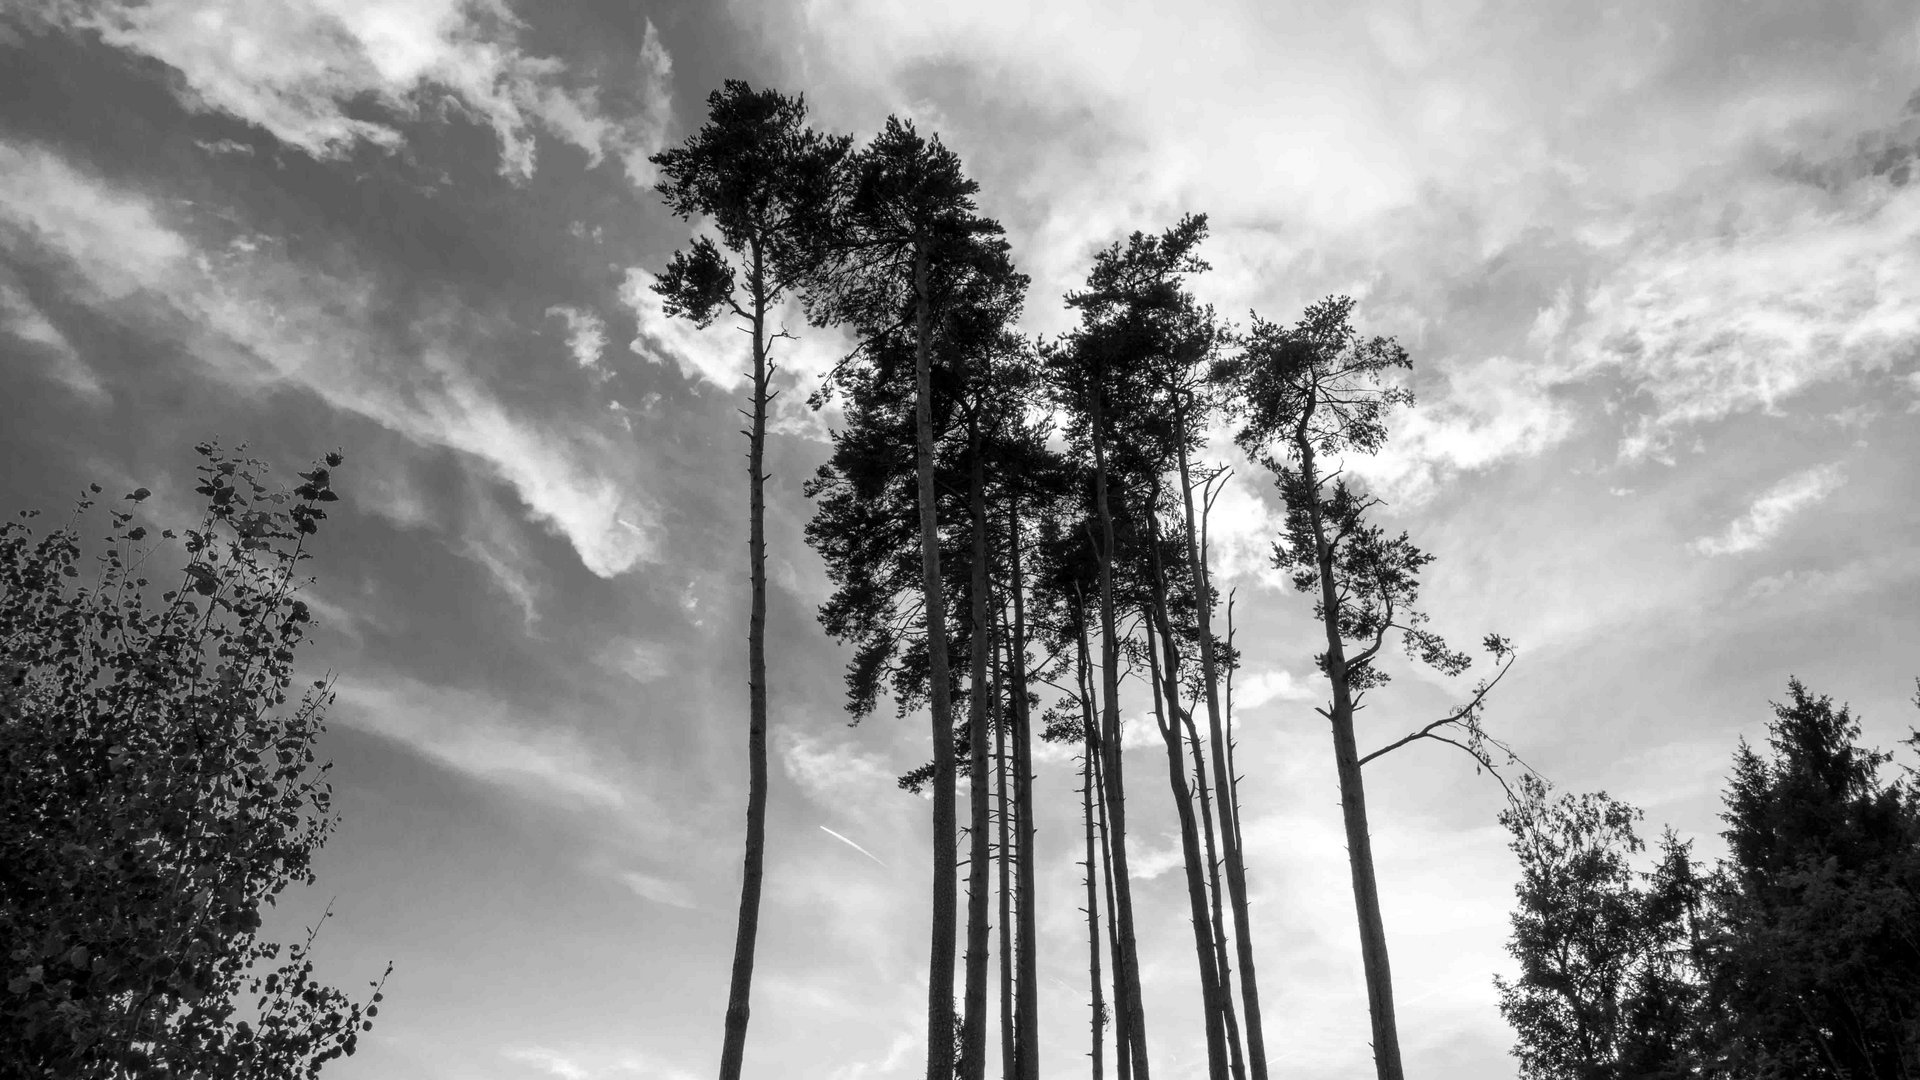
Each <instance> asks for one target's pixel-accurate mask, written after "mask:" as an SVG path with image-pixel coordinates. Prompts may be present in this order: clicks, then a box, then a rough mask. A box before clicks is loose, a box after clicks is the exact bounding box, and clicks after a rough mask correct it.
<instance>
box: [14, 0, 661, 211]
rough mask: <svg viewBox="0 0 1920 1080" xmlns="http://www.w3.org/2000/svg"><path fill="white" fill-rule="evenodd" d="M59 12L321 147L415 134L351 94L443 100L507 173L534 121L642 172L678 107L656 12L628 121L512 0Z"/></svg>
mask: <svg viewBox="0 0 1920 1080" xmlns="http://www.w3.org/2000/svg"><path fill="white" fill-rule="evenodd" d="M47 17H48V18H50V19H51V20H53V21H55V22H58V23H61V24H63V25H65V26H67V27H69V28H72V29H80V30H91V31H94V32H97V33H98V34H99V35H100V37H101V40H103V41H105V42H106V43H107V44H109V45H112V46H115V47H117V48H121V49H124V50H127V51H128V52H132V53H135V54H138V55H141V56H146V57H150V58H152V59H154V60H158V61H160V62H161V63H164V64H166V65H168V66H169V67H171V68H173V69H174V70H176V71H177V72H179V74H180V86H181V96H182V98H183V101H184V104H186V105H187V106H188V107H190V108H196V109H200V110H203V111H208V112H220V113H225V114H227V115H230V116H233V117H235V118H237V119H240V120H243V121H245V122H247V123H249V124H252V125H254V126H256V127H259V128H262V129H264V130H265V131H267V132H268V133H269V134H271V135H273V137H274V138H276V139H278V140H280V142H282V143H284V144H286V145H288V146H291V147H295V148H297V149H299V150H302V151H304V152H306V153H308V154H311V155H313V156H314V157H317V158H337V157H342V156H345V155H346V154H348V153H350V152H352V151H353V150H354V149H355V148H356V147H358V146H361V145H372V146H376V147H381V148H384V149H392V148H394V147H397V146H399V145H400V144H401V142H402V141H403V136H402V134H401V132H400V131H399V130H398V129H397V128H396V127H394V126H392V125H391V124H389V123H385V122H382V121H377V120H371V119H366V118H365V117H364V116H363V115H356V114H355V113H354V111H353V110H351V109H350V107H351V106H356V105H362V104H364V103H366V102H374V103H377V104H378V105H379V106H380V107H381V108H382V109H384V110H385V111H386V112H388V113H390V114H393V115H394V116H397V117H400V118H405V119H412V118H415V117H417V116H419V115H420V114H421V113H422V112H423V111H426V110H427V109H428V108H429V107H431V106H433V105H435V104H437V103H441V102H444V103H446V104H448V105H450V106H452V107H453V108H454V109H455V110H456V111H459V112H462V113H464V114H465V115H467V116H469V117H471V118H472V119H473V120H474V121H476V122H478V123H480V124H483V125H485V126H487V127H489V128H491V129H492V130H493V132H494V134H495V136H496V137H497V138H498V139H499V142H500V164H499V169H500V172H501V173H502V174H503V175H506V176H509V177H513V178H516V179H522V180H524V179H526V178H528V177H530V176H532V175H533V171H534V159H535V144H536V133H544V134H546V135H548V136H549V137H552V138H555V139H558V140H560V141H562V142H565V143H569V144H571V145H573V146H575V147H578V148H579V149H581V150H583V151H585V152H586V154H587V159H588V162H589V164H590V165H591V164H597V163H599V162H600V160H602V158H603V157H604V156H605V155H607V154H608V153H613V154H617V155H619V156H620V157H621V158H622V160H623V161H626V162H628V163H629V164H628V168H629V171H630V172H631V171H632V165H631V163H630V162H631V159H632V158H634V157H635V156H638V157H639V158H640V159H642V160H644V158H645V156H646V155H647V154H650V153H653V152H654V151H656V150H658V149H659V147H660V146H661V143H662V140H663V137H664V134H665V122H664V117H666V116H667V115H670V109H671V100H670V98H669V97H668V93H669V90H670V87H669V85H668V82H667V78H666V76H667V75H668V74H669V73H670V72H671V70H672V60H671V58H670V57H668V55H667V53H666V50H665V49H664V48H663V47H662V46H661V45H660V41H659V36H658V35H657V34H656V33H655V31H654V29H653V26H652V23H651V22H649V23H648V24H647V36H646V43H645V46H644V47H643V48H642V50H641V55H640V59H639V64H640V72H639V81H640V83H641V86H642V89H643V92H644V94H645V95H646V96H645V101H646V105H645V107H644V108H643V109H642V110H640V112H639V114H638V115H637V116H635V117H634V118H633V119H630V120H626V121H617V120H614V119H612V118H610V117H609V116H608V115H606V111H605V110H604V109H603V108H602V106H601V102H600V95H599V93H598V91H597V90H596V89H595V88H594V87H592V86H582V85H578V84H577V81H576V80H573V79H570V78H569V77H568V72H567V70H566V67H565V65H564V64H562V63H561V62H560V61H559V60H556V59H553V58H551V57H541V56H534V55H531V54H529V53H528V52H526V51H524V50H523V49H522V48H521V46H520V44H519V37H520V33H521V31H522V30H524V29H525V26H524V24H523V23H522V22H521V21H520V20H519V19H518V18H517V17H515V15H514V14H513V12H512V11H511V10H510V9H509V8H508V7H507V5H506V3H505V2H504V0H146V2H143V3H132V2H130V0H64V2H60V3H56V4H55V5H54V6H53V7H52V8H51V9H50V11H49V12H48V13H47Z"/></svg>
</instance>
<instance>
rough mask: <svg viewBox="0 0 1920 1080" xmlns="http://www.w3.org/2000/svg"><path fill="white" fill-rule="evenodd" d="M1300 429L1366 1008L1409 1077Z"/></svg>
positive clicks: (1309, 448) (1390, 1060) (1395, 1072)
mask: <svg viewBox="0 0 1920 1080" xmlns="http://www.w3.org/2000/svg"><path fill="white" fill-rule="evenodd" d="M1311 415H1312V414H1311V411H1309V412H1308V414H1307V416H1306V417H1303V418H1302V419H1301V421H1300V424H1299V426H1298V427H1297V428H1296V429H1295V430H1296V433H1297V434H1296V437H1295V440H1294V447H1295V449H1296V450H1297V451H1298V452H1299V453H1300V462H1301V488H1302V490H1303V491H1304V492H1305V496H1306V498H1307V500H1308V519H1309V524H1310V525H1311V527H1312V529H1313V540H1314V548H1315V556H1316V560H1317V565H1318V566H1319V570H1320V603H1321V605H1322V608H1323V614H1322V618H1321V622H1322V624H1323V625H1324V627H1325V629H1326V635H1327V663H1326V671H1327V681H1328V682H1330V683H1332V684H1333V708H1332V709H1331V710H1329V711H1327V713H1326V716H1327V719H1328V720H1329V721H1330V722H1331V723H1332V726H1333V762H1334V769H1335V771H1336V772H1337V774H1338V776H1339V779H1340V816H1341V819H1342V821H1343V822H1344V824H1345V825H1346V831H1347V863H1348V867H1349V869H1350V870H1351V871H1352V876H1353V906H1354V912H1355V914H1356V916H1357V917H1358V919H1359V923H1360V960H1361V964H1362V966H1363V967H1364V969H1365V973H1366V979H1367V1012H1368V1015H1369V1017H1370V1018H1371V1019H1372V1021H1373V1064H1374V1071H1375V1072H1376V1073H1377V1074H1378V1077H1379V1080H1404V1078H1405V1075H1406V1074H1405V1072H1404V1070H1403V1069H1402V1067H1401V1064H1400V1033H1399V1028H1398V1025H1397V1024H1396V1023H1395V1020H1394V1015H1393V971H1392V968H1391V966H1390V965H1389V963H1388V961H1387V929H1386V923H1385V922H1384V921H1383V920H1382V919H1381V917H1380V886H1379V883H1378V882H1377V881H1376V879H1375V877H1374V871H1373V839H1372V836H1371V834H1370V833H1369V831H1368V829H1367V792H1366V787H1365V786H1364V785H1363V784H1362V782H1361V777H1360V753H1359V749H1358V747H1357V746H1356V745H1355V741H1354V733H1353V692H1352V687H1350V686H1348V684H1347V653H1346V643H1345V641H1344V640H1343V639H1342V638H1341V636H1340V621H1339V619H1340V604H1339V588H1338V582H1336V581H1335V579H1334V558H1333V556H1334V551H1333V545H1332V543H1330V542H1329V541H1328V539H1327V533H1326V525H1325V518H1324V515H1323V514H1322V513H1321V508H1320V477H1319V474H1318V473H1317V472H1316V471H1315V465H1314V454H1313V444H1312V443H1311V441H1309V440H1308V438H1307V437H1306V434H1305V432H1306V422H1307V418H1308V417H1311Z"/></svg>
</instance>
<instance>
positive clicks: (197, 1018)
mask: <svg viewBox="0 0 1920 1080" xmlns="http://www.w3.org/2000/svg"><path fill="white" fill-rule="evenodd" d="M198 449H199V452H200V454H201V456H202V458H203V459H204V461H203V462H202V463H201V465H200V466H199V469H198V472H199V484H198V486H197V487H196V489H195V490H196V491H197V492H198V494H199V495H200V496H202V497H203V498H204V499H205V500H206V503H205V505H206V510H205V513H204V514H203V516H202V517H201V518H200V519H199V522H198V524H197V525H196V526H195V527H192V528H187V529H184V530H182V531H181V533H180V535H179V536H178V537H176V535H175V533H174V532H173V531H172V530H166V531H162V532H160V533H159V535H157V536H156V535H154V534H153V531H152V529H151V528H150V527H149V526H148V525H145V524H142V523H140V522H139V521H138V518H137V515H138V513H139V509H138V507H137V505H134V504H139V503H141V502H142V501H143V500H145V499H146V498H148V496H149V492H148V491H147V489H145V488H140V489H137V490H135V491H134V492H132V493H131V494H129V495H127V496H126V498H125V499H124V500H122V501H121V502H122V503H123V504H127V509H125V510H121V509H109V510H108V513H109V516H110V518H111V523H112V524H111V529H110V530H109V532H108V534H107V536H106V537H105V539H106V542H107V544H108V547H107V548H106V550H105V551H104V552H102V553H101V554H100V555H99V556H98V557H97V560H96V561H97V567H96V568H94V569H92V570H89V569H88V568H87V567H86V561H85V552H84V550H83V548H84V540H83V538H82V536H81V529H82V528H83V527H85V526H83V524H82V523H83V522H89V521H90V520H91V518H90V516H89V511H91V510H93V509H94V500H93V498H92V497H91V496H88V497H83V498H82V500H81V502H80V504H79V507H78V510H77V511H76V514H75V516H74V519H73V520H72V522H71V523H69V524H68V525H67V526H66V527H64V528H61V529H56V530H54V531H52V532H49V533H47V534H46V535H44V536H41V537H38V538H37V539H36V537H35V536H34V534H33V533H32V531H31V530H30V527H29V525H28V522H29V521H30V520H31V519H32V518H33V517H34V515H33V514H32V513H31V512H29V513H23V514H22V515H21V520H18V521H11V522H7V523H5V524H0V867H3V868H4V869H0V955H4V956H5V957H6V966H5V970H6V972H7V979H6V982H5V986H4V987H0V1074H3V1075H6V1076H17V1077H23V1078H24V1077H73V1078H81V1080H93V1078H101V1080H105V1078H107V1077H115V1078H134V1080H149V1078H151V1080H161V1078H168V1077H189V1076H190V1077H216V1076H217V1077H240V1078H262V1080H265V1078H273V1080H285V1078H290V1077H309V1078H311V1077H313V1076H316V1075H317V1074H318V1073H319V1071H320V1069H321V1067H322V1066H323V1065H325V1064H326V1063H327V1062H328V1061H330V1060H333V1059H335V1058H338V1057H340V1056H341V1055H345V1054H351V1053H353V1051H354V1048H355V1045H356V1043H357V1040H358V1037H359V1035H360V1033H361V1032H362V1031H364V1030H366V1029H367V1028H369V1027H371V1024H372V1017H373V1016H374V1015H375V1014H376V1013H377V1012H378V1011H379V1009H378V1005H377V1003H378V1002H379V1001H380V999H381V993H380V984H379V983H374V984H373V989H372V993H371V999H370V1000H369V1001H367V1002H365V1003H361V1002H356V1001H354V1000H352V999H351V998H349V997H348V995H347V994H346V993H344V992H342V991H340V990H338V989H336V988H334V987H331V986H327V985H325V984H322V983H320V982H318V981H316V980H315V978H314V975H313V951H312V946H313V934H314V933H316V932H317V931H318V929H319V927H318V925H316V926H315V927H314V928H313V930H312V931H310V932H309V933H308V935H307V937H306V939H305V940H304V941H301V942H298V943H295V944H293V945H292V946H290V947H283V946H282V945H281V944H279V943H277V942H271V941H263V940H261V939H260V937H259V932H260V927H261V911H262V909H263V908H264V907H265V906H267V905H270V904H272V903H274V901H275V900H276V898H278V897H279V896H280V895H281V893H282V892H283V891H284V890H285V889H286V887H287V886H288V885H289V884H291V883H295V882H298V883H301V884H309V883H311V882H312V881H313V880H314V874H313V869H312V858H313V853H314V851H315V850H317V849H318V848H319V847H320V846H321V844H323V843H324V842H325V840H326V838H327V836H328V834H329V833H330V831H331V830H332V828H333V825H334V823H335V820H336V819H335V818H334V816H333V814H332V811H331V804H330V795H331V787H330V785H329V784H328V783H327V780H326V773H327V766H326V765H324V764H316V762H315V759H314V750H313V748H314V740H315V739H316V738H317V737H318V735H319V734H320V732H321V730H322V727H323V717H324V713H325V710H326V708H327V706H328V705H329V704H330V703H331V701H332V700H333V698H332V692H331V689H330V684H329V683H327V682H325V681H321V682H316V683H314V684H313V685H312V686H311V687H310V688H308V689H307V690H305V691H304V692H303V693H301V692H297V691H295V690H294V688H293V660H294V656H295V652H296V650H297V649H298V648H299V647H300V645H301V644H302V642H303V641H304V640H305V637H306V634H307V630H308V627H309V626H310V624H311V622H312V613H311V609H309V607H308V606H307V605H306V603H304V602H303V601H301V600H300V599H299V598H298V597H297V596H296V595H295V594H296V593H297V592H298V590H299V588H300V586H301V585H302V584H303V583H304V582H303V580H302V579H301V578H300V576H299V573H298V571H299V568H300V564H301V563H302V562H304V561H305V560H306V559H307V558H308V557H309V556H308V552H307V550H306V546H305V545H306V538H307V537H308V536H310V535H313V534H314V533H315V532H316V531H317V529H318V523H319V522H320V521H321V520H322V519H323V518H325V517H326V511H325V509H324V505H325V504H326V503H329V502H333V501H335V499H336V498H337V496H336V494H335V493H334V491H333V487H332V469H333V468H334V467H336V466H338V465H339V464H340V457H339V455H337V454H330V455H328V457H327V459H326V461H325V462H324V463H323V464H317V465H315V466H314V467H313V469H312V470H310V471H308V472H306V473H302V474H301V481H302V482H301V483H300V484H299V485H298V486H297V487H295V488H293V489H292V490H291V491H288V490H284V489H281V488H277V487H272V486H269V485H267V484H265V483H263V481H262V479H261V477H262V474H263V473H264V471H265V466H264V465H262V464H260V463H259V462H256V461H251V460H246V459H242V458H237V457H232V456H229V455H228V454H226V453H225V452H223V451H221V450H220V449H219V448H217V447H215V446H212V445H210V444H202V445H201V446H200V447H199V448H198ZM90 491H91V493H92V495H93V496H97V495H99V494H100V488H99V486H98V485H93V486H92V487H91V488H90ZM176 539H178V540H179V541H180V542H181V546H182V547H183V548H184V551H185V556H186V560H185V564H184V566H182V567H181V568H180V570H179V576H178V578H177V580H176V581H174V582H173V583H172V584H171V586H170V587H168V586H167V585H166V584H165V583H161V584H156V583H154V581H153V580H152V579H150V578H149V577H148V576H147V575H148V574H153V575H154V577H159V576H160V575H159V574H158V573H156V572H155V570H153V569H150V568H149V565H150V564H151V563H153V562H154V561H155V560H156V557H158V558H166V557H167V555H166V554H165V553H166V552H168V551H169V550H171V549H172V547H173V545H172V543H171V542H172V541H174V540H176ZM161 589H164V591H159V592H158V595H157V596H155V595H154V594H155V593H156V591H158V590H161ZM324 918H325V916H324V915H323V916H322V919H323V920H324ZM383 981H384V980H383Z"/></svg>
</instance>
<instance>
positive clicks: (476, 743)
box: [335, 676, 662, 831]
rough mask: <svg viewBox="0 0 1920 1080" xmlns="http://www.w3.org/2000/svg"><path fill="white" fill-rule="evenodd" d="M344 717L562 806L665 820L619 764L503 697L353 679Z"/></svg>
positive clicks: (396, 680)
mask: <svg viewBox="0 0 1920 1080" xmlns="http://www.w3.org/2000/svg"><path fill="white" fill-rule="evenodd" d="M337 695H338V703H337V705H336V710H335V711H336V715H337V717H338V719H339V720H340V721H341V722H343V723H346V724H348V725H350V726H352V727H355V728H358V729H360V730H362V731H366V732H370V733H372V734H375V735H380V736H383V737H385V738H389V739H392V740H394V741H395V742H398V743H400V744H402V745H404V746H406V747H407V748H408V749H410V750H412V751H413V752H415V753H418V754H420V755H422V756H423V757H426V758H427V759H429V760H431V761H434V762H437V763H438V764H440V765H442V766H444V767H446V768H449V769H452V770H453V771H455V772H458V773H464V774H466V775H468V776H472V777H474V778H476V779H479V780H482V781H485V782H488V783H493V784H499V785H501V786H504V787H507V788H509V789H512V790H514V791H517V792H519V793H521V794H523V795H526V796H528V797H530V798H535V799H539V800H541V801H543V802H547V803H552V804H555V805H558V806H563V807H571V808H578V809H583V810H592V811H595V812H597V813H603V814H608V813H610V814H613V815H615V818H616V820H619V821H624V822H630V823H631V824H632V826H633V827H634V828H636V829H640V830H642V831H648V830H657V829H658V828H660V827H661V826H660V824H659V823H660V821H661V820H662V819H661V818H660V817H659V815H658V808H657V807H655V806H653V805H652V804H651V801H650V800H649V799H648V798H647V796H646V795H645V793H644V791H643V789H642V788H641V787H640V785H638V784H637V783H636V782H635V778H634V777H633V776H630V775H627V773H626V772H625V771H623V770H622V768H621V767H620V765H619V763H618V761H617V759H614V758H610V757H609V756H608V755H607V753H606V752H605V749H604V748H603V747H598V746H595V745H592V744H591V743H589V742H588V740H587V739H586V738H585V737H584V736H583V735H581V734H580V733H579V732H577V731H575V730H574V729H572V728H571V727H568V726H567V725H565V724H564V723H562V722H560V720H559V718H556V717H522V716H519V715H517V713H516V710H514V709H513V708H511V707H510V706H508V705H507V704H506V703H504V702H501V701H499V700H496V699H493V698H490V697H486V696H483V695H480V694H476V693H470V692H468V691H465V690H459V689H452V688H448V687H440V686H434V685H430V684H427V683H423V682H420V681H418V680H414V679H410V678H405V677H400V676H395V677H389V678H366V677H360V678H352V679H345V680H342V681H341V682H340V683H339V684H338V686H337Z"/></svg>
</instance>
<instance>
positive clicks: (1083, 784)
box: [1074, 627, 1107, 1080]
mask: <svg viewBox="0 0 1920 1080" xmlns="http://www.w3.org/2000/svg"><path fill="white" fill-rule="evenodd" d="M1078 634H1079V635H1080V642H1081V645H1080V650H1079V656H1078V657H1077V663H1076V664H1075V675H1076V678H1075V681H1074V686H1075V687H1077V688H1078V689H1079V691H1080V722H1081V725H1082V727H1081V736H1082V738H1081V748H1080V814H1081V817H1082V818H1084V819H1085V822H1086V830H1087V863H1086V866H1087V988H1088V991H1089V992H1090V993H1091V994H1092V997H1093V1003H1092V1010H1093V1017H1092V1019H1091V1021H1090V1025H1091V1026H1092V1028H1093V1049H1092V1051H1091V1053H1090V1054H1089V1055H1088V1056H1089V1057H1091V1058H1093V1080H1106V1074H1107V1070H1106V1062H1105V1061H1104V1060H1103V1051H1104V1050H1105V1048H1106V1032H1105V1030H1103V1029H1104V1028H1105V1026H1106V1019H1107V1018H1106V1012H1107V1002H1106V998H1105V996H1104V993H1103V991H1102V989H1101V986H1100V893H1099V889H1098V888H1097V886H1096V879H1095V877H1094V873H1095V869H1094V868H1095V866H1096V862H1095V860H1096V859H1098V858H1099V855H1098V853H1097V851H1096V850H1095V847H1094V844H1095V836H1094V829H1093V825H1094V821H1093V792H1094V787H1095V778H1094V762H1095V760H1096V759H1097V756H1098V754H1099V742H1098V740H1097V739H1095V737H1094V731H1093V700H1092V698H1091V696H1090V695H1089V694H1088V691H1089V690H1090V689H1091V686H1090V682H1089V680H1090V674H1089V672H1088V671H1087V659H1086V657H1087V650H1086V630H1085V628H1084V627H1082V628H1081V629H1080V630H1079V631H1078Z"/></svg>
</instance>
